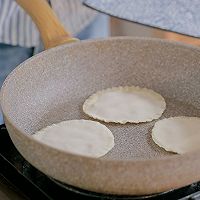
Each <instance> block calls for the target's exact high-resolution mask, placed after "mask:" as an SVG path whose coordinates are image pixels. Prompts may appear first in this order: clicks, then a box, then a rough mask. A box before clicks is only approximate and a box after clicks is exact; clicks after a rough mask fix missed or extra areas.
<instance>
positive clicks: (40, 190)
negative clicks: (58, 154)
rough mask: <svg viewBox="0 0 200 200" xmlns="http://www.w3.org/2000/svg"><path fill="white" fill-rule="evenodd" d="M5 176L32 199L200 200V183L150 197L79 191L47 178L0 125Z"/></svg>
mask: <svg viewBox="0 0 200 200" xmlns="http://www.w3.org/2000/svg"><path fill="white" fill-rule="evenodd" d="M0 172H1V176H2V177H3V178H4V179H6V180H7V181H9V182H10V183H11V184H12V185H13V186H14V187H15V188H17V189H18V190H19V191H21V192H22V193H23V194H24V195H25V196H27V197H28V199H51V200H54V199H55V200H57V199H61V197H62V199H67V198H69V199H75V200H80V199H81V200H85V199H87V200H90V199H91V200H94V199H96V200H97V199H101V200H103V199H105V200H106V199H107V200H109V199H110V200H111V199H112V200H119V199H121V200H122V199H124V200H125V199H126V200H128V199H130V200H131V199H162V200H164V199H170V200H171V199H182V200H186V199H188V200H189V199H191V200H194V199H195V200H196V199H200V182H197V183H193V184H192V185H189V186H186V187H184V188H180V189H176V190H171V191H168V192H164V193H161V194H155V195H148V196H114V195H103V194H97V193H94V192H89V191H85V190H82V189H78V188H75V187H72V186H69V185H66V184H63V183H60V182H58V181H55V180H54V179H52V178H50V177H48V176H46V175H45V174H43V173H42V172H40V171H38V170H37V169H36V168H34V167H33V166H32V165H31V164H30V163H28V162H27V161H26V160H25V159H24V158H23V157H22V156H21V155H20V154H19V152H18V151H17V150H16V148H15V147H14V145H13V143H12V141H11V140H10V137H9V135H8V133H7V130H6V128H5V126H4V125H0Z"/></svg>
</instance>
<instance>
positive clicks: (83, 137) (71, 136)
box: [33, 120, 114, 157]
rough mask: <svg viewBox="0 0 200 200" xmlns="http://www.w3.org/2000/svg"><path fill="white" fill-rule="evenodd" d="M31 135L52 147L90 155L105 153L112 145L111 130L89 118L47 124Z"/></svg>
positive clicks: (96, 155)
mask: <svg viewBox="0 0 200 200" xmlns="http://www.w3.org/2000/svg"><path fill="white" fill-rule="evenodd" d="M33 137H34V138H35V139H36V140H39V141H40V142H42V143H45V144H47V145H49V146H52V147H54V148H57V149H60V150H63V151H66V152H70V153H74V154H79V155H84V156H90V157H100V156H103V155H105V154H106V153H107V152H108V151H110V150H111V149H112V148H113V146H114V136H113V134H112V132H111V131H110V130H109V129H108V128H107V127H106V126H104V125H103V124H100V123H99V122H94V121H91V120H69V121H62V122H60V123H58V124H53V125H51V126H47V127H46V128H43V129H42V130H40V131H38V132H36V133H35V134H34V135H33Z"/></svg>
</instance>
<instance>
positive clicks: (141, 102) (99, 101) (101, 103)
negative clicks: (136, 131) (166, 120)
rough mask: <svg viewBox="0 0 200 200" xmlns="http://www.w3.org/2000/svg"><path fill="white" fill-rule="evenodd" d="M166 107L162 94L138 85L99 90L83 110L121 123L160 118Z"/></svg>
mask: <svg viewBox="0 0 200 200" xmlns="http://www.w3.org/2000/svg"><path fill="white" fill-rule="evenodd" d="M165 108H166V103H165V100H164V98H163V97H162V96H161V95H160V94H158V93H156V92H154V91H153V90H150V89H146V88H140V87H136V86H131V87H128V86H127V87H113V88H109V89H105V90H102V91H99V92H97V93H95V94H93V95H92V96H90V97H89V98H88V99H87V100H86V101H85V102H84V104H83V111H84V112H85V113H86V114H88V115H89V116H90V117H93V118H94V119H99V120H102V121H105V122H115V123H121V124H125V123H127V122H131V123H139V122H147V121H152V120H154V119H158V118H159V117H160V116H161V115H162V113H163V112H164V110H165Z"/></svg>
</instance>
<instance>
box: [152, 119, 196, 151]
mask: <svg viewBox="0 0 200 200" xmlns="http://www.w3.org/2000/svg"><path fill="white" fill-rule="evenodd" d="M152 138H153V141H154V142H155V143H156V144H157V145H159V146H160V147H163V148H164V149H165V150H166V151H171V152H175V153H179V154H183V153H187V152H191V151H195V150H200V118H198V117H171V118H167V119H163V120H160V121H158V122H156V123H155V126H154V128H153V130H152Z"/></svg>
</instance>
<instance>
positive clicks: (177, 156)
mask: <svg viewBox="0 0 200 200" xmlns="http://www.w3.org/2000/svg"><path fill="white" fill-rule="evenodd" d="M118 40H119V41H120V40H121V41H122V40H142V41H155V42H161V43H165V44H171V45H178V46H180V47H186V48H189V49H191V50H196V51H199V52H200V48H199V47H197V46H193V45H190V44H185V43H182V42H177V41H170V40H166V39H158V38H150V37H133V36H117V37H108V38H101V39H89V40H83V41H79V42H75V43H70V44H62V45H59V46H57V47H53V48H51V49H47V50H45V51H43V52H41V53H39V54H37V55H35V56H33V57H31V58H29V59H27V60H25V61H24V62H22V63H21V64H20V65H18V66H17V67H16V68H15V69H14V70H13V71H12V72H11V73H10V74H9V75H8V76H7V78H6V80H5V81H4V83H3V86H2V87H1V91H0V104H1V109H2V112H3V116H4V118H5V119H6V120H5V121H6V123H7V122H9V124H10V125H11V126H12V127H14V128H15V129H16V130H17V131H16V132H15V134H18V135H20V136H21V135H23V136H24V137H26V138H27V139H28V140H30V141H34V142H35V143H39V144H40V145H42V146H44V147H45V148H50V149H52V150H54V151H57V152H58V153H64V154H66V155H69V156H73V157H77V158H81V159H84V158H86V159H89V160H90V161H98V162H104V163H105V162H106V163H107V164H109V163H115V164H119V163H122V162H123V163H124V164H133V163H138V164H139V163H149V162H153V163H155V164H156V162H159V161H165V162H167V161H172V160H174V159H184V160H185V159H187V158H189V157H191V156H195V155H196V154H199V153H200V150H198V151H193V152H189V153H185V154H174V155H170V156H164V157H159V158H150V159H134V160H124V159H112V158H109V159H107V158H106V159H104V158H93V157H89V156H84V155H78V154H74V153H71V152H67V151H64V150H60V149H57V148H54V147H52V146H49V145H46V144H44V143H42V142H40V141H37V140H35V139H34V138H33V137H32V136H31V135H29V134H26V133H25V132H24V131H23V130H22V129H21V128H19V127H18V126H16V125H15V122H14V121H13V120H12V118H11V117H9V115H8V114H7V112H6V107H7V106H6V103H5V97H4V90H5V89H6V85H7V84H8V82H9V81H10V79H11V78H12V77H13V74H15V73H16V72H17V71H18V70H20V69H21V68H22V67H23V66H24V64H26V63H28V62H29V61H31V60H33V59H35V58H37V57H39V56H44V55H45V54H48V53H49V52H53V51H57V50H58V49H64V48H66V47H71V46H76V45H80V44H85V43H86V44H90V43H94V42H105V41H118ZM4 105H5V106H4ZM6 123H5V124H6Z"/></svg>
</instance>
